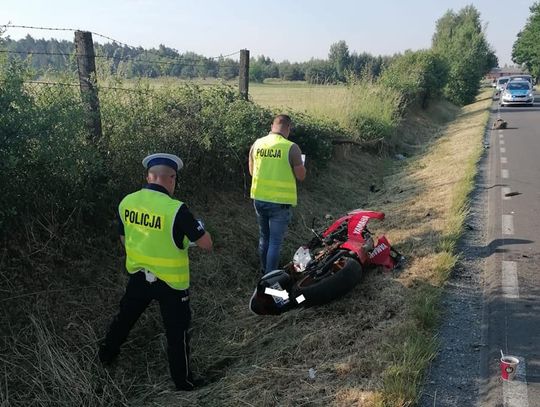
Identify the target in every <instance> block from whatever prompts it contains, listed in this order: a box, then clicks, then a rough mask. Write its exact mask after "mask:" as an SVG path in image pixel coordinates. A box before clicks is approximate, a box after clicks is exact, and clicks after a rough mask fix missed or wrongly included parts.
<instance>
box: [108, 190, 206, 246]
mask: <svg viewBox="0 0 540 407" xmlns="http://www.w3.org/2000/svg"><path fill="white" fill-rule="evenodd" d="M143 188H146V189H151V190H152V191H158V192H161V193H164V194H166V195H169V193H168V192H167V189H166V188H164V187H162V186H161V185H158V184H147V185H145V186H144V187H143ZM118 233H119V234H120V236H124V235H125V232H124V224H123V223H122V219H121V217H120V214H118ZM204 233H205V230H204V227H203V226H202V225H201V224H199V222H198V221H197V220H196V219H195V218H194V217H193V215H192V214H191V212H190V211H189V209H188V207H187V205H186V204H183V205H182V206H181V207H180V209H178V212H177V213H176V217H175V218H174V224H173V238H174V243H175V244H176V247H178V248H179V249H184V244H183V241H184V236H187V237H188V239H189V240H190V241H192V242H195V241H196V240H199V239H200V238H201V237H203V235H204Z"/></svg>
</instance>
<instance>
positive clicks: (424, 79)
mask: <svg viewBox="0 0 540 407" xmlns="http://www.w3.org/2000/svg"><path fill="white" fill-rule="evenodd" d="M447 77H448V66H447V64H446V61H445V60H443V59H442V58H441V57H440V56H439V55H438V54H436V53H434V52H433V51H426V50H422V51H415V52H412V51H407V52H405V54H403V55H401V56H400V57H398V58H396V59H395V60H394V61H393V62H392V64H391V65H390V66H389V67H388V68H387V69H386V70H385V71H384V72H383V74H382V75H381V77H380V79H379V81H380V83H381V84H382V85H383V86H387V87H389V88H392V89H395V90H397V91H398V92H400V93H401V94H402V95H403V98H404V102H405V103H406V104H410V103H412V102H414V101H420V102H421V104H422V107H424V108H425V107H427V102H428V100H429V99H431V98H433V97H435V96H439V95H440V94H441V93H442V89H443V88H444V86H445V84H446V81H447Z"/></svg>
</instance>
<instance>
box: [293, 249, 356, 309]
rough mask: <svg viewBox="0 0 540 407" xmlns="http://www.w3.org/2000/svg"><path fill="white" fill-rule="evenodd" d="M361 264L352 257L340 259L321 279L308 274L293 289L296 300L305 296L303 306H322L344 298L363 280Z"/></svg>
mask: <svg viewBox="0 0 540 407" xmlns="http://www.w3.org/2000/svg"><path fill="white" fill-rule="evenodd" d="M362 276H363V272H362V266H361V265H360V263H359V262H358V261H357V260H355V259H353V258H350V257H345V256H343V257H340V258H339V259H337V260H336V261H334V263H333V264H332V266H331V268H330V270H329V271H328V272H327V273H325V274H324V275H322V276H320V277H314V274H308V275H306V276H305V277H303V278H302V279H301V280H299V281H298V282H297V283H296V284H295V286H294V287H293V293H294V294H293V295H294V298H297V297H298V296H300V295H303V296H304V298H305V300H304V304H303V305H307V306H311V305H322V304H326V303H329V302H330V301H332V300H335V299H336V298H339V297H342V296H343V295H345V294H346V293H347V292H349V291H350V290H351V289H352V288H353V287H354V286H356V285H357V284H358V283H359V282H360V281H361V279H362Z"/></svg>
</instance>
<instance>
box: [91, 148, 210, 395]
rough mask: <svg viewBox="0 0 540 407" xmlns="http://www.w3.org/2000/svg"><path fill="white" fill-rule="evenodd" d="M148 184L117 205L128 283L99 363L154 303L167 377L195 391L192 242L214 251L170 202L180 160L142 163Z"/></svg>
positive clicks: (183, 209)
mask: <svg viewBox="0 0 540 407" xmlns="http://www.w3.org/2000/svg"><path fill="white" fill-rule="evenodd" d="M143 166H144V167H145V168H146V169H147V170H148V172H147V178H146V179H147V181H148V184H147V185H145V186H144V187H143V188H142V189H141V190H140V191H137V192H134V193H132V194H129V195H127V196H126V197H125V198H124V199H123V200H122V202H120V205H119V217H120V240H121V241H122V243H123V244H124V246H125V249H126V269H127V271H128V273H129V275H130V276H129V280H128V283H127V287H126V291H125V293H124V296H123V297H122V300H121V301H120V311H119V313H118V315H116V316H115V317H114V319H113V321H112V323H111V325H110V327H109V330H108V332H107V335H106V337H105V339H104V340H103V342H101V344H100V348H99V352H98V355H99V358H100V360H101V361H102V362H103V363H104V364H109V363H111V362H112V361H113V360H114V359H115V357H116V356H117V355H118V354H119V353H120V346H121V345H122V343H123V342H124V341H125V340H126V338H127V336H128V334H129V331H130V330H131V328H132V327H133V325H134V324H135V322H136V321H137V319H138V318H139V316H140V315H141V314H142V313H143V312H144V310H145V309H146V307H147V306H148V305H149V304H150V302H151V301H152V300H157V301H158V303H159V307H160V311H161V316H162V318H163V324H164V326H165V333H166V336H167V355H168V359H169V369H170V373H171V377H172V379H173V381H174V384H175V385H176V389H177V390H193V389H194V388H195V387H196V386H197V385H198V384H200V383H197V382H200V381H197V382H195V381H194V380H193V376H192V372H191V368H190V363H189V336H188V328H189V324H190V320H191V309H190V306H189V258H188V247H189V245H190V242H195V244H196V245H197V246H199V247H200V248H202V249H205V250H211V249H212V238H211V237H210V234H209V233H208V232H206V231H205V230H204V227H203V226H202V224H201V223H200V222H198V221H197V220H195V219H194V217H193V215H192V214H191V212H190V211H189V209H188V207H187V206H186V205H185V204H184V203H183V202H181V201H179V200H176V199H174V198H173V197H172V195H173V192H174V188H175V185H176V175H177V171H178V170H180V169H181V168H182V166H183V163H182V160H181V159H180V158H179V157H177V156H175V155H172V154H164V153H158V154H152V155H149V156H148V157H146V158H145V159H144V160H143Z"/></svg>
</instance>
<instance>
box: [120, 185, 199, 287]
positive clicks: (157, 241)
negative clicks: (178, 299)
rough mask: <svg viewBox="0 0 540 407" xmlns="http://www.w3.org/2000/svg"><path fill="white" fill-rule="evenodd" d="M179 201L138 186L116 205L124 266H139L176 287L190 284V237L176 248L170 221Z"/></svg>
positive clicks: (133, 270) (132, 268)
mask: <svg viewBox="0 0 540 407" xmlns="http://www.w3.org/2000/svg"><path fill="white" fill-rule="evenodd" d="M182 205H183V203H182V202H180V201H178V200H176V199H173V198H171V197H170V196H168V195H167V194H164V193H162V192H159V191H153V190H151V189H146V188H145V189H141V190H140V191H137V192H134V193H132V194H129V195H128V196H126V197H125V198H124V199H123V200H122V202H120V205H119V207H118V210H119V212H120V219H121V220H122V223H123V224H124V233H125V247H126V269H127V271H128V272H129V273H131V274H133V273H136V272H137V271H139V270H141V269H146V270H148V271H150V272H152V273H153V274H154V275H155V276H156V277H157V278H159V279H160V280H163V281H164V282H166V283H167V284H168V285H169V286H171V287H172V288H174V289H177V290H184V289H186V288H189V258H188V247H189V239H188V238H187V236H186V237H184V248H183V249H179V248H178V247H177V246H176V244H175V242H174V238H173V224H174V218H175V216H176V213H177V212H178V210H179V209H180V207H181V206H182Z"/></svg>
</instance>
